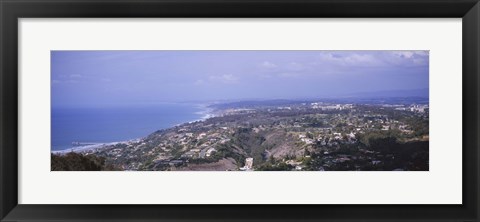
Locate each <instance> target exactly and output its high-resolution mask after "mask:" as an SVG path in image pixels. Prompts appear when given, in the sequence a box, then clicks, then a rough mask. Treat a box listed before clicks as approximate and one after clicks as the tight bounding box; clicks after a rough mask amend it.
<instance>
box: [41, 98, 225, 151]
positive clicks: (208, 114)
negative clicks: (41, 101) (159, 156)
mask: <svg viewBox="0 0 480 222" xmlns="http://www.w3.org/2000/svg"><path fill="white" fill-rule="evenodd" d="M197 107H199V108H201V109H203V110H202V111H198V112H195V113H194V114H198V115H201V117H200V118H199V119H195V120H193V121H187V122H183V123H179V124H175V125H172V126H170V127H167V128H164V129H170V128H174V127H177V126H181V125H183V124H191V123H195V122H199V121H205V120H207V119H209V118H213V117H216V115H215V114H213V111H214V109H213V108H209V107H208V104H199V105H197ZM158 130H162V129H158ZM152 133H153V132H152ZM147 136H148V135H147ZM145 137H146V136H145ZM143 138H144V137H141V138H136V139H130V140H125V141H117V142H105V143H98V144H90V145H85V146H75V147H70V148H67V149H63V150H51V151H50V153H51V154H59V155H64V154H67V153H70V152H74V153H83V152H88V151H95V150H98V149H103V148H105V147H109V146H114V145H117V144H129V143H132V142H139V141H141V140H142V139H143Z"/></svg>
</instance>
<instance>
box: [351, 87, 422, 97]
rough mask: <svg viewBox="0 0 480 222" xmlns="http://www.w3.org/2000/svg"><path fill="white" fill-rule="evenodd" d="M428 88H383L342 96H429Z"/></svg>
mask: <svg viewBox="0 0 480 222" xmlns="http://www.w3.org/2000/svg"><path fill="white" fill-rule="evenodd" d="M428 92H429V90H428V88H424V89H412V90H384V91H372V92H359V93H354V94H348V95H345V96H343V97H353V98H392V97H397V98H399V97H421V98H429V93H428Z"/></svg>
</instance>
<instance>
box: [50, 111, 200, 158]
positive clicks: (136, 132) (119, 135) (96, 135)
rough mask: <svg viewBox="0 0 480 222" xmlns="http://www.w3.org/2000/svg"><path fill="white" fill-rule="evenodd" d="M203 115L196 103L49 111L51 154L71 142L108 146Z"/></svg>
mask: <svg viewBox="0 0 480 222" xmlns="http://www.w3.org/2000/svg"><path fill="white" fill-rule="evenodd" d="M206 115H207V110H206V108H205V106H201V105H198V104H162V105H151V106H136V107H109V108H52V110H51V117H52V119H51V139H52V140H51V141H52V142H51V143H52V144H51V149H52V151H58V150H65V149H69V148H72V147H73V145H72V142H80V143H109V142H119V141H126V140H132V139H138V138H142V137H145V136H147V135H149V134H151V133H153V132H155V131H157V130H160V129H165V128H169V127H173V126H175V125H177V124H182V123H186V122H191V121H195V120H200V119H202V118H204V117H205V116H206Z"/></svg>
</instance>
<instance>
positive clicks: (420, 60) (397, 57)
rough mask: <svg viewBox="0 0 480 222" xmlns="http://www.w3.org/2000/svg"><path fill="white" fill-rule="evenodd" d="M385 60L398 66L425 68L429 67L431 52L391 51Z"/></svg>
mask: <svg viewBox="0 0 480 222" xmlns="http://www.w3.org/2000/svg"><path fill="white" fill-rule="evenodd" d="M386 54H387V55H386V56H385V57H384V60H385V61H386V62H388V63H389V64H391V65H396V66H405V67H412V66H425V65H428V60H429V51H390V52H389V53H386Z"/></svg>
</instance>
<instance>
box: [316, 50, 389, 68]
mask: <svg viewBox="0 0 480 222" xmlns="http://www.w3.org/2000/svg"><path fill="white" fill-rule="evenodd" d="M320 62H323V63H325V62H326V63H329V64H333V65H341V66H380V65H382V63H383V62H382V61H381V60H380V59H379V58H377V57H376V56H375V55H373V54H370V53H360V52H359V53H357V52H355V53H352V52H322V53H320Z"/></svg>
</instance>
